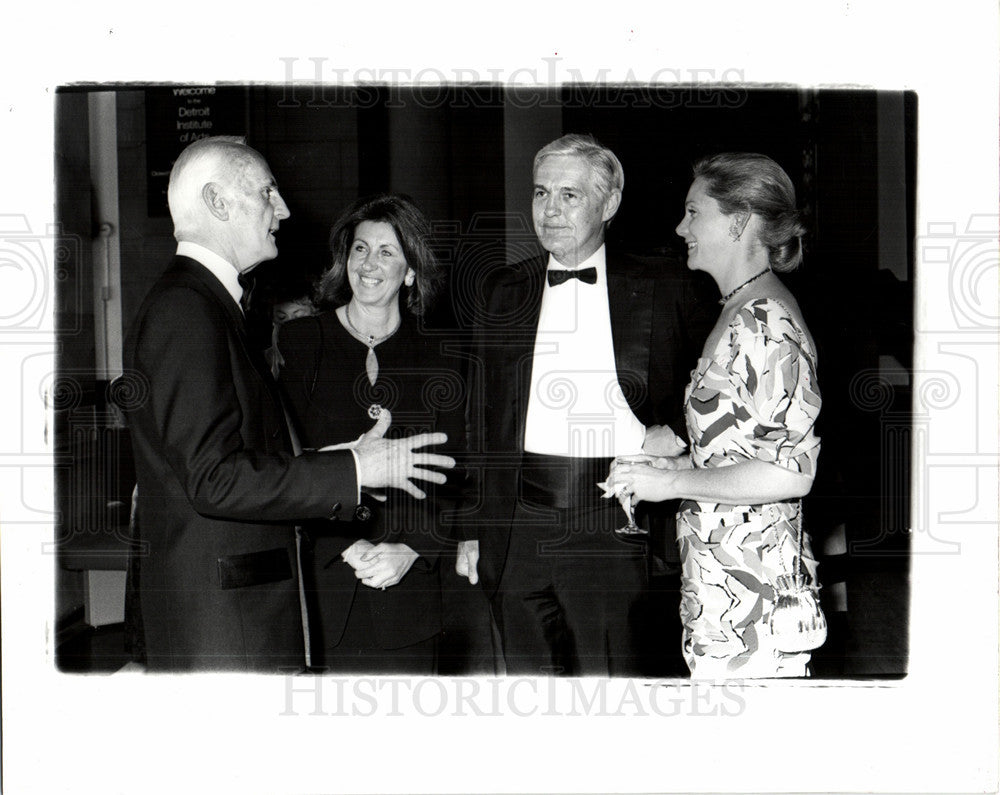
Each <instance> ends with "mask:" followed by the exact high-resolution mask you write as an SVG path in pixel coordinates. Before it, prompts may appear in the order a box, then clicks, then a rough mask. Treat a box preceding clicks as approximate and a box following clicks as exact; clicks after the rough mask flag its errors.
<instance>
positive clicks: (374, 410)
mask: <svg viewBox="0 0 1000 795" xmlns="http://www.w3.org/2000/svg"><path fill="white" fill-rule="evenodd" d="M381 414H382V407H381V406H380V405H379V404H378V403H372V404H371V405H370V406H369V407H368V416H369V417H371V418H372V419H373V420H377V419H378V418H379V416H380V415H381Z"/></svg>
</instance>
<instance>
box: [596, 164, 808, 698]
mask: <svg viewBox="0 0 1000 795" xmlns="http://www.w3.org/2000/svg"><path fill="white" fill-rule="evenodd" d="M676 231H677V234H678V235H680V236H681V237H683V238H684V241H685V242H686V244H687V250H688V267H689V268H692V269H695V270H703V271H705V272H707V273H708V274H710V275H711V276H712V278H713V279H714V280H715V282H716V284H717V285H718V287H719V291H720V292H721V294H722V299H721V300H720V301H719V303H720V304H721V305H722V313H721V315H720V316H719V320H718V322H717V323H716V325H715V327H714V329H713V330H712V332H711V334H710V335H709V338H708V341H707V342H706V343H705V348H704V351H703V352H702V357H701V359H699V361H698V366H697V367H696V369H695V370H694V371H693V372H692V380H691V383H690V385H689V386H688V389H687V393H686V396H685V411H686V417H687V425H688V434H689V438H690V440H691V450H690V453H689V454H684V455H681V456H677V457H676V458H659V459H656V460H654V461H653V462H651V463H649V464H642V463H640V464H635V463H626V462H616V463H615V464H614V465H613V467H612V476H611V484H610V485H612V486H613V487H614V488H615V489H618V490H621V489H625V490H627V491H631V492H632V493H633V495H634V496H633V499H634V500H637V501H638V500H650V501H661V500H668V499H677V498H680V499H681V500H682V502H681V505H680V512H679V513H678V516H677V519H678V521H677V538H678V543H679V545H680V555H681V567H682V568H681V584H682V595H681V621H682V623H683V626H684V633H683V653H684V657H685V660H686V662H687V664H688V667H689V668H690V669H691V674H692V677H695V678H704V679H726V678H763V677H789V676H806V675H808V671H807V665H808V662H809V653H808V652H800V653H786V652H783V651H781V650H780V649H778V648H777V646H778V645H780V644H779V643H776V642H775V641H774V639H773V638H772V636H771V632H770V629H769V625H768V622H769V618H770V613H771V610H772V608H773V606H774V602H775V585H776V580H777V578H778V576H779V575H782V574H792V573H795V572H796V570H797V569H796V568H795V567H797V566H798V565H799V562H798V557H799V535H800V532H801V522H800V512H801V503H800V498H801V497H803V496H804V495H805V494H807V493H808V492H809V489H810V487H811V486H812V481H813V476H814V475H815V472H816V462H817V458H818V455H819V447H820V445H819V439H818V438H817V436H816V434H815V432H814V430H815V423H816V418H817V416H818V415H819V410H820V396H819V388H818V386H817V382H816V354H815V346H814V344H813V341H812V338H811V336H810V334H809V330H808V329H807V327H806V325H805V322H804V321H803V319H802V313H801V311H800V310H799V306H798V304H797V303H796V301H795V298H794V297H793V296H792V294H791V293H790V292H789V291H788V289H787V288H786V287H785V286H784V285H783V284H782V283H781V280H780V279H779V278H778V276H777V275H776V273H780V272H786V271H790V270H792V269H794V268H795V267H797V266H798V265H799V263H800V262H801V259H802V246H801V238H802V234H803V232H804V230H803V227H802V225H801V224H800V222H799V217H798V212H797V210H796V206H795V189H794V187H793V186H792V183H791V180H789V178H788V176H787V174H785V172H784V171H783V170H782V169H781V167H780V166H778V164H777V163H775V162H774V161H773V160H771V159H770V158H768V157H765V156H763V155H759V154H744V153H729V154H720V155H716V156H714V157H709V158H705V159H704V160H701V161H699V162H698V163H697V164H696V165H695V168H694V182H693V183H692V185H691V188H690V190H689V191H688V195H687V199H686V202H685V214H684V218H683V219H682V221H681V223H680V224H679V225H678V227H677V230H676ZM802 546H803V548H804V554H803V556H802V558H803V560H802V565H803V566H804V568H805V570H806V571H807V572H808V573H809V575H810V576H811V577H812V582H813V583H816V562H815V560H814V558H813V556H812V552H811V547H810V544H809V540H808V538H807V537H803V539H802Z"/></svg>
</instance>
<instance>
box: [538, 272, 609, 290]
mask: <svg viewBox="0 0 1000 795" xmlns="http://www.w3.org/2000/svg"><path fill="white" fill-rule="evenodd" d="M546 273H547V274H548V277H549V286H550V287H555V286H556V285H557V284H563V283H565V282H566V281H567V280H568V279H579V280H580V281H581V282H583V283H584V284H597V268H582V269H581V270H577V271H565V270H551V271H547V272H546Z"/></svg>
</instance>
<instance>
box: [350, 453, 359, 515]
mask: <svg viewBox="0 0 1000 795" xmlns="http://www.w3.org/2000/svg"><path fill="white" fill-rule="evenodd" d="M351 458H353V459H354V482H355V483H357V484H358V487H357V490H356V491H355V493H354V504H355V505H360V504H361V462H360V461H358V454H357V453H356V452H354V450H351Z"/></svg>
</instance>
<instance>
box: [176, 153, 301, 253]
mask: <svg viewBox="0 0 1000 795" xmlns="http://www.w3.org/2000/svg"><path fill="white" fill-rule="evenodd" d="M167 204H168V205H169V207H170V216H171V218H172V219H173V222H174V237H175V238H177V240H178V241H182V240H183V241H190V242H192V243H198V244H199V245H203V246H205V247H206V248H209V249H211V250H213V251H215V252H216V253H217V254H219V255H220V256H222V257H224V258H226V259H227V260H228V261H229V262H231V263H232V264H233V266H234V267H235V268H236V269H237V270H239V271H240V272H243V271H247V270H249V269H250V268H252V267H253V266H254V265H257V264H258V263H260V262H263V261H264V260H267V259H273V258H274V257H275V256H277V253H278V250H277V247H276V245H275V240H274V232H276V231H277V229H278V223H279V221H280V220H281V219H283V218H287V217H288V216H289V212H288V207H287V206H286V205H285V203H284V200H283V199H282V198H281V195H280V194H279V193H278V188H277V185H276V184H275V182H274V177H273V176H272V175H271V171H270V169H269V168H268V166H267V162H266V161H265V160H264V158H263V157H262V156H261V155H260V154H259V153H258V152H256V151H255V150H254V149H251V148H250V147H249V146H247V145H246V143H245V139H243V138H239V137H235V136H221V135H220V136H215V137H212V138H203V139H201V140H199V141H195V142H194V143H193V144H191V145H190V146H188V147H187V148H186V149H185V150H184V151H183V152H181V154H180V156H179V157H178V158H177V160H176V162H175V163H174V167H173V169H172V170H171V172H170V183H169V185H168V187H167Z"/></svg>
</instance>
